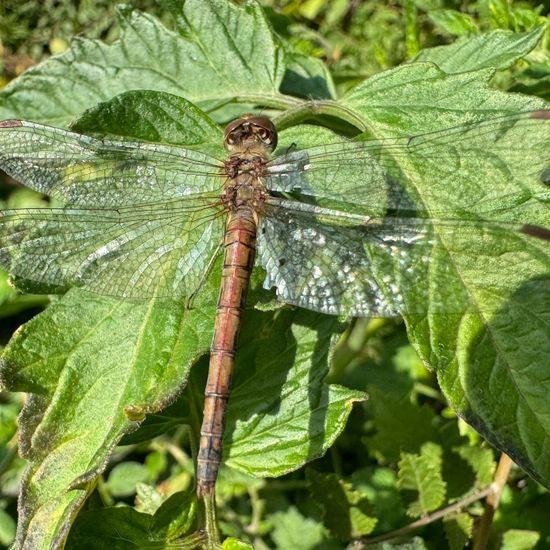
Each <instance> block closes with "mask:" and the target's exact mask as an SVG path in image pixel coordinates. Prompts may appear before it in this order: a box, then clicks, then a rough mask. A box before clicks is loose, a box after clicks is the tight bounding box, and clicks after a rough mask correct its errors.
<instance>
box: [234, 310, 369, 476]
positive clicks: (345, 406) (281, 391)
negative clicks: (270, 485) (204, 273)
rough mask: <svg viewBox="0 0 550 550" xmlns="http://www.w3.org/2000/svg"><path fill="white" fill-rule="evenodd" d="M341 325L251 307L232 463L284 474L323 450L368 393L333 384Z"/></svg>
mask: <svg viewBox="0 0 550 550" xmlns="http://www.w3.org/2000/svg"><path fill="white" fill-rule="evenodd" d="M340 328H341V324H340V322H339V320H338V319H337V318H336V317H329V316H326V315H322V314H316V313H313V312H308V311H305V310H300V309H298V310H289V309H287V310H279V311H277V312H259V311H253V310H249V311H247V312H246V315H245V319H244V325H243V328H242V332H241V337H240V342H241V344H240V347H239V352H238V354H237V365H236V368H235V376H234V378H233V389H232V392H231V399H230V400H229V404H228V409H227V419H226V432H225V436H224V457H225V461H226V463H227V464H228V465H229V466H231V467H232V468H237V469H239V470H241V471H243V472H245V473H249V474H252V475H255V476H279V475H282V474H285V473H288V472H290V471H292V470H295V469H297V468H299V467H301V466H302V465H303V464H305V463H306V462H308V461H310V460H313V459H315V458H318V457H319V456H321V455H323V454H324V453H325V452H326V450H327V449H328V448H329V447H330V446H331V445H332V444H333V442H334V440H335V439H336V438H337V437H338V435H339V434H340V433H341V432H342V430H343V429H344V426H345V424H346V421H347V418H348V416H349V413H350V412H351V408H352V405H353V403H354V402H358V401H363V400H365V399H366V395H365V394H364V393H363V392H359V391H354V390H348V389H346V388H343V387H341V386H337V385H334V384H332V385H327V384H325V383H323V379H324V377H325V376H326V374H327V373H328V364H327V361H328V356H329V352H330V350H331V347H332V346H331V341H332V340H333V338H334V336H335V334H337V333H338V332H339V330H340Z"/></svg>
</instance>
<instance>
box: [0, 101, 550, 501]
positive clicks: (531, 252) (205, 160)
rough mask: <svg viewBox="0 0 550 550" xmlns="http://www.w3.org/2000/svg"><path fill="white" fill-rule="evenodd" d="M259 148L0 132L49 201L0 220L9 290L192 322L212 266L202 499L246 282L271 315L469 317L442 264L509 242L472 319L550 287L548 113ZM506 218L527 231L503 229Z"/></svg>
mask: <svg viewBox="0 0 550 550" xmlns="http://www.w3.org/2000/svg"><path fill="white" fill-rule="evenodd" d="M277 142H278V134H277V130H276V128H275V126H274V124H273V122H272V121H271V120H270V119H268V118H267V117H264V116H258V115H254V114H246V115H243V116H242V117H241V118H239V119H237V120H235V121H233V122H231V123H230V124H229V125H228V126H227V127H226V128H225V132H224V139H223V144H224V147H225V150H226V151H227V157H226V158H216V157H215V156H212V155H210V154H207V153H204V152H201V151H199V150H197V149H196V148H192V147H185V146H175V145H165V144H160V143H150V142H137V141H130V140H126V139H111V138H109V139H107V138H97V137H91V136H87V135H82V134H78V133H74V132H70V131H67V130H63V129H59V128H53V127H49V126H45V125H41V124H36V123H32V122H26V121H22V120H7V121H4V122H1V123H0V168H1V169H2V170H4V171H5V172H6V173H7V174H9V175H10V176H12V177H13V178H14V179H16V180H18V181H19V182H21V183H22V184H24V185H26V186H28V187H30V188H32V189H34V190H36V191H38V192H40V193H42V194H44V195H47V196H49V197H51V198H52V199H55V200H56V201H58V202H59V203H61V206H60V207H55V208H32V209H12V210H9V209H8V210H4V211H1V216H0V266H2V267H3V268H4V269H6V270H7V271H8V272H9V273H10V274H11V275H12V276H14V277H16V278H19V279H21V280H25V281H30V282H32V283H34V284H40V285H44V288H46V289H49V290H50V291H51V290H52V289H58V290H59V289H66V288H69V287H71V286H80V287H84V288H86V289H88V290H91V291H93V292H97V293H100V294H104V295H108V296H115V297H120V298H125V299H145V298H156V299H164V298H167V299H171V300H180V301H181V302H182V304H185V305H186V307H192V300H193V298H194V297H195V296H196V295H197V294H198V293H200V292H201V289H202V288H203V286H204V284H205V281H206V280H207V278H208V277H209V274H210V273H211V271H212V269H214V266H215V265H218V264H217V263H216V260H217V259H218V258H219V257H220V256H223V267H222V276H221V288H220V292H219V299H218V303H217V309H216V316H215V319H214V335H213V340H212V345H211V350H210V365H209V373H208V380H207V384H206V389H205V402H204V414H203V423H202V428H201V434H200V445H199V452H198V458H197V493H198V495H199V496H202V497H205V496H206V497H208V496H211V495H213V492H214V488H215V482H216V478H217V474H218V469H219V466H220V462H221V458H222V457H221V452H222V438H223V431H224V416H225V410H226V404H227V401H228V398H229V392H230V385H231V375H232V371H233V367H234V362H235V354H236V350H237V343H238V335H239V327H240V324H241V319H242V316H243V311H244V307H245V303H246V298H247V292H248V287H249V281H250V276H251V272H252V269H253V268H254V266H256V265H257V266H260V267H261V268H263V270H264V271H265V281H264V287H265V288H266V289H273V288H275V290H276V293H277V297H278V299H279V300H280V301H281V302H283V303H286V304H290V305H294V306H298V307H303V308H307V309H310V310H314V311H318V312H322V313H327V314H333V315H346V316H389V317H394V316H403V315H427V314H428V313H435V314H451V313H461V314H462V313H464V312H467V311H470V310H472V309H475V308H479V307H481V306H480V304H479V303H478V301H477V296H473V295H472V293H471V292H469V287H468V285H469V284H470V283H472V281H471V280H468V277H471V276H472V275H471V270H470V272H469V273H470V275H464V273H461V272H457V270H458V271H460V266H459V267H457V266H456V265H455V263H453V261H450V258H451V257H452V253H456V252H457V251H458V252H459V253H460V254H461V255H462V257H469V258H470V260H471V259H472V257H474V259H475V254H476V250H477V251H478V252H479V250H482V251H483V247H485V248H489V249H490V248H494V247H495V246H496V245H495V243H499V242H501V241H507V242H512V243H513V246H514V247H515V248H514V250H516V253H517V258H519V259H517V261H515V262H512V263H511V264H510V265H509V266H508V267H507V268H506V269H505V271H504V272H501V271H500V270H501V269H502V266H503V265H508V264H502V262H500V263H499V257H500V255H501V254H502V253H501V252H499V251H496V252H495V253H494V255H493V256H492V255H491V253H492V250H488V251H487V253H486V254H485V253H484V254H485V255H484V257H483V260H482V261H483V263H482V264H481V265H479V266H478V268H477V269H478V271H480V272H481V271H483V277H481V278H480V279H481V282H480V283H479V288H478V290H479V291H480V292H483V293H484V296H485V297H486V301H485V307H487V308H490V307H491V297H494V296H497V297H498V296H501V295H502V293H503V292H504V293H510V292H513V290H514V289H515V287H516V286H517V285H518V284H520V283H521V282H522V281H523V280H525V278H526V277H528V275H529V273H531V272H532V271H530V270H532V269H534V270H535V271H537V272H538V273H543V274H544V273H546V274H548V273H549V272H550V228H549V225H550V209H549V204H550V202H549V201H550V110H537V111H529V112H522V113H513V114H507V115H504V116H499V117H493V118H488V119H485V120H483V121H474V122H471V123H466V124H461V125H458V126H454V127H450V128H445V129H443V130H439V131H435V132H431V133H425V134H421V135H415V136H411V137H404V138H395V139H383V140H373V139H366V140H345V141H342V139H339V140H334V141H333V142H330V143H325V144H323V145H317V146H313V147H309V148H305V149H300V147H299V144H294V145H291V146H289V147H286V148H282V150H281V148H279V150H277ZM420 164H421V165H424V166H429V168H430V173H431V176H430V177H431V178H432V179H431V180H430V181H432V182H433V186H431V187H430V186H426V185H424V186H423V187H422V188H421V190H420V191H419V187H418V185H416V183H417V182H418V179H415V176H414V175H413V176H410V174H411V173H412V174H414V173H415V170H416V169H417V167H418V166H419V165H420ZM473 174H474V175H473ZM415 182H416V183H415ZM522 206H528V207H529V208H530V210H529V212H531V213H534V215H535V218H536V219H534V220H522V219H521V217H519V219H517V216H516V218H514V213H515V212H516V211H517V210H518V208H519V209H520V210H521V207H522ZM522 254H526V255H525V260H523V256H522ZM495 257H496V259H495ZM493 260H494V261H493ZM474 272H475V270H474ZM474 276H475V273H474ZM457 280H461V281H462V282H464V285H463V286H462V287H461V286H460V285H457ZM473 284H475V280H474V281H473ZM497 302H498V300H497Z"/></svg>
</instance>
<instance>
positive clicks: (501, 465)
mask: <svg viewBox="0 0 550 550" xmlns="http://www.w3.org/2000/svg"><path fill="white" fill-rule="evenodd" d="M511 467H512V459H511V458H510V457H509V456H508V455H506V454H504V453H502V454H501V455H500V460H499V461H498V466H497V471H496V472H495V477H494V480H493V483H492V488H493V490H492V491H491V493H489V494H488V495H487V498H486V499H485V512H484V513H483V516H482V517H481V520H480V522H479V525H478V526H477V529H476V534H475V537H474V546H473V548H474V550H484V549H485V548H487V542H488V541H489V535H490V534H491V524H492V523H493V517H494V515H495V511H496V509H497V507H498V503H499V501H500V497H501V496H502V490H503V489H504V486H505V485H506V481H507V480H508V475H509V474H510V468H511Z"/></svg>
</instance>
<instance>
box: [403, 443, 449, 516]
mask: <svg viewBox="0 0 550 550" xmlns="http://www.w3.org/2000/svg"><path fill="white" fill-rule="evenodd" d="M398 476H399V479H398V486H399V488H400V489H401V490H402V491H403V490H407V491H414V492H415V493H416V500H414V501H413V502H411V503H410V504H409V506H408V509H407V513H408V514H409V515H410V516H412V517H419V516H422V515H424V514H427V513H428V512H432V511H434V510H435V509H437V508H439V507H440V506H441V505H442V504H443V502H444V500H445V482H444V481H443V478H442V477H441V447H440V446H439V445H435V444H434V443H426V444H424V445H423V446H422V449H421V451H420V454H412V453H401V459H400V461H399V474H398Z"/></svg>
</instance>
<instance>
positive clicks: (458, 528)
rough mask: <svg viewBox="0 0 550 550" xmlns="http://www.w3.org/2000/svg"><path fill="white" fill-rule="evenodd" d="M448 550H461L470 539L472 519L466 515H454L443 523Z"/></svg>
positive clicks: (472, 525)
mask: <svg viewBox="0 0 550 550" xmlns="http://www.w3.org/2000/svg"><path fill="white" fill-rule="evenodd" d="M443 527H444V528H445V536H446V538H447V542H448V543H449V550H462V548H464V547H465V546H466V544H468V541H469V540H470V539H471V538H472V531H473V527H474V518H473V517H472V516H470V515H469V514H466V513H461V514H455V515H453V516H450V517H447V518H445V520H444V522H443Z"/></svg>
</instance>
